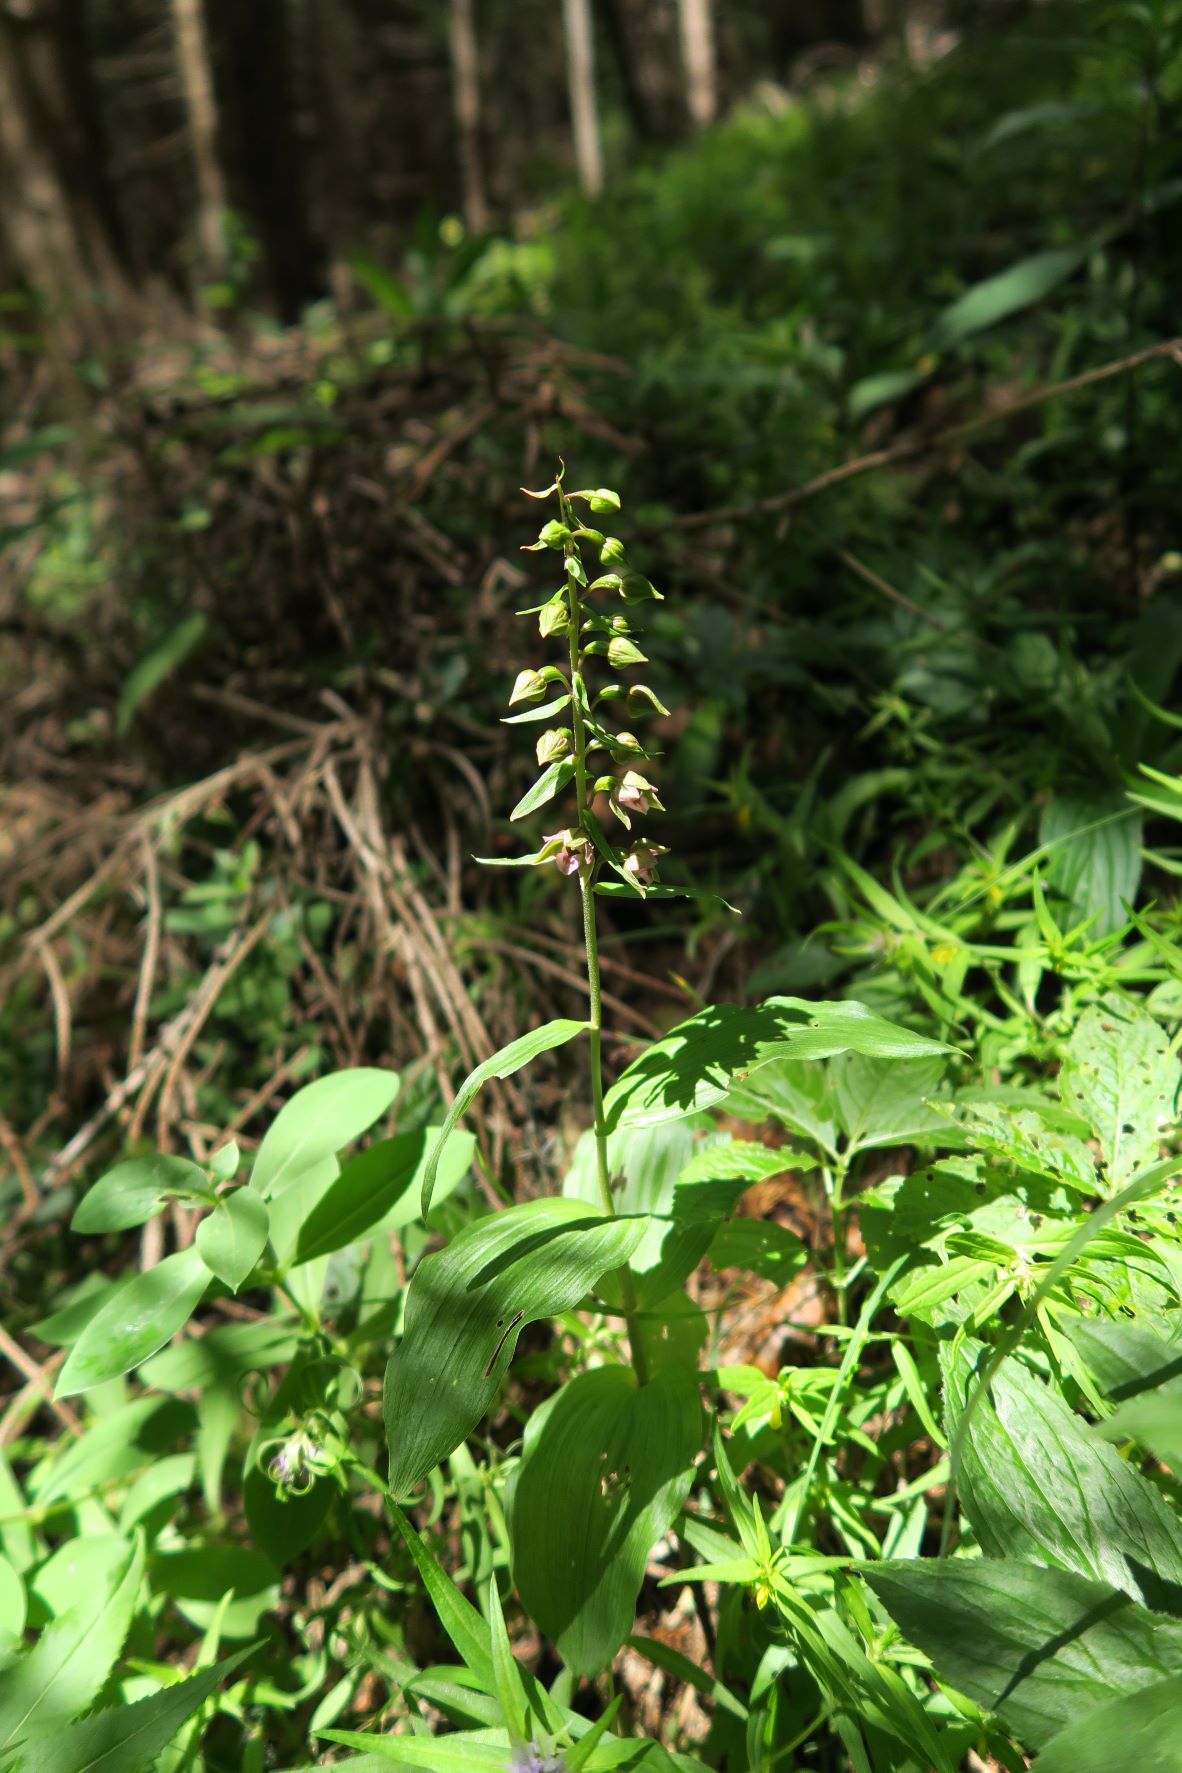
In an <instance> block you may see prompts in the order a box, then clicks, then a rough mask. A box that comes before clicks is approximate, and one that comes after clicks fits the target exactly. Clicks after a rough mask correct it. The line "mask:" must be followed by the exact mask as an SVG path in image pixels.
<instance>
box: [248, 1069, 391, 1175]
mask: <svg viewBox="0 0 1182 1773" xmlns="http://www.w3.org/2000/svg"><path fill="white" fill-rule="evenodd" d="M400 1082H401V1079H400V1078H399V1076H398V1073H397V1072H396V1071H379V1070H376V1069H374V1068H373V1067H371V1066H358V1067H357V1068H355V1069H353V1070H350V1071H334V1072H332V1073H331V1074H330V1075H329V1076H328V1077H318V1078H317V1079H316V1080H315V1082H313V1083H310V1084H305V1085H304V1087H303V1089H302V1090H297V1091H296V1093H295V1095H294V1096H293V1097H292V1098H291V1101H290V1102H287V1103H285V1104H284V1106H283V1107H282V1108H281V1109H280V1111H279V1113H278V1114H277V1115H276V1116H275V1119H274V1120H273V1121H272V1122H271V1125H270V1127H269V1128H268V1129H267V1135H266V1137H265V1138H264V1140H263V1142H262V1144H261V1145H260V1146H259V1149H258V1155H257V1156H256V1158H255V1160H254V1167H253V1169H252V1170H251V1173H250V1185H251V1187H252V1188H255V1189H257V1190H258V1192H259V1193H260V1194H261V1195H262V1196H263V1198H264V1200H266V1199H269V1198H270V1197H272V1196H273V1195H276V1194H279V1193H281V1192H282V1191H283V1190H285V1189H287V1188H289V1187H291V1185H292V1184H293V1183H294V1182H295V1181H296V1179H297V1177H299V1176H301V1175H302V1174H303V1173H304V1172H305V1171H306V1170H311V1169H315V1168H316V1167H317V1166H318V1165H319V1164H322V1163H324V1162H325V1161H326V1159H328V1158H330V1157H334V1156H335V1155H336V1153H337V1152H338V1151H340V1150H341V1149H342V1148H343V1147H344V1146H346V1145H350V1144H351V1143H352V1142H353V1140H354V1139H358V1138H360V1136H361V1134H362V1133H364V1132H367V1131H368V1130H369V1128H370V1127H372V1126H373V1124H374V1122H375V1121H376V1120H379V1119H380V1118H381V1116H382V1115H383V1114H385V1112H386V1110H387V1109H388V1108H389V1107H390V1105H391V1103H392V1102H393V1100H394V1098H395V1096H396V1095H397V1094H398V1086H399V1083H400Z"/></svg>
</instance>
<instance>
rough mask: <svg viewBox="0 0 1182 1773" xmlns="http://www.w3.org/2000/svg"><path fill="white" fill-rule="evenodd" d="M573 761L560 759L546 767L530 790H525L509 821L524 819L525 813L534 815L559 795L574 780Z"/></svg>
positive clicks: (566, 758) (564, 758)
mask: <svg viewBox="0 0 1182 1773" xmlns="http://www.w3.org/2000/svg"><path fill="white" fill-rule="evenodd" d="M574 774H575V766H574V760H573V759H572V758H569V757H560V758H559V759H558V761H557V762H556V763H550V764H547V765H546V768H545V769H544V770H543V771H542V773H541V775H540V776H539V777H538V779H537V781H536V782H535V783H534V785H533V787H532V788H527V789H526V791H525V793H524V794H523V795H522V797H521V799H520V800H519V801H518V802H517V805H516V806H515V807H514V808H513V811H512V812H511V813H510V814H509V817H510V818H511V819H524V818H525V816H526V814H527V813H534V812H536V811H537V809H538V808H539V807H540V806H545V804H546V802H547V801H548V800H553V799H554V796H555V795H556V794H561V792H562V790H563V789H564V788H565V787H566V785H567V783H568V782H572V781H573V780H574Z"/></svg>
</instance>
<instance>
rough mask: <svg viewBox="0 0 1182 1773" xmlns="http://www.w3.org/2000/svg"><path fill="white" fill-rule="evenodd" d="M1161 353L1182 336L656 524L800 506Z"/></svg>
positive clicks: (1179, 354)
mask: <svg viewBox="0 0 1182 1773" xmlns="http://www.w3.org/2000/svg"><path fill="white" fill-rule="evenodd" d="M1160 357H1171V358H1173V360H1174V362H1175V363H1177V364H1179V365H1182V338H1174V339H1162V340H1160V341H1159V342H1158V343H1157V344H1156V345H1148V346H1146V348H1145V350H1144V351H1136V352H1134V353H1133V355H1132V356H1131V357H1121V358H1118V359H1117V360H1116V361H1115V362H1112V363H1102V364H1100V365H1099V366H1098V368H1096V369H1087V370H1084V371H1083V373H1082V374H1081V375H1077V376H1069V377H1068V378H1067V380H1066V381H1063V382H1052V383H1051V384H1050V385H1049V386H1048V387H1045V388H1036V389H1035V390H1034V391H1033V393H1030V394H1023V395H1022V396H1021V398H1020V399H1018V400H1011V401H1009V402H1008V403H1007V404H1006V405H1005V406H999V407H997V408H996V409H995V410H994V411H992V412H983V413H978V414H977V416H976V418H973V419H966V420H965V421H964V422H963V423H962V424H959V425H951V426H949V428H948V429H947V430H946V431H938V432H937V433H936V435H935V436H934V437H922V436H911V437H904V438H902V439H900V441H899V442H898V443H892V444H890V445H889V446H888V447H887V448H886V449H876V450H871V452H870V454H869V455H864V456H855V457H854V458H853V459H852V460H851V461H848V462H841V463H839V464H838V466H837V467H836V468H827V469H826V470H825V472H824V474H818V475H817V477H816V479H815V480H807V481H806V482H805V484H804V485H803V486H793V487H789V488H788V490H787V491H786V492H779V493H772V494H770V495H769V496H768V497H767V498H764V499H754V500H752V501H751V503H750V504H746V505H717V506H715V508H714V509H713V510H712V511H692V512H689V513H688V514H687V515H686V516H684V517H674V518H671V519H670V521H669V522H668V523H667V524H661V525H654V526H652V527H654V528H661V529H704V528H706V527H707V526H708V525H711V524H716V523H738V522H740V521H742V520H743V519H745V518H748V517H767V516H770V515H773V514H774V513H776V512H781V511H791V510H792V508H793V507H794V506H796V505H802V504H804V503H805V501H806V500H808V499H812V498H816V496H817V494H818V493H823V492H828V491H829V489H830V487H833V486H840V485H841V484H842V483H843V482H844V481H846V480H853V479H854V478H855V477H856V476H858V475H860V474H869V473H871V472H872V471H873V470H874V469H875V468H888V467H890V466H892V465H893V464H894V463H895V462H905V461H909V460H911V459H913V458H914V457H917V456H927V455H937V454H939V452H940V451H942V450H946V449H951V448H953V447H954V446H955V445H956V444H958V443H961V442H963V441H964V439H965V438H966V437H973V436H975V435H976V433H977V432H978V431H984V430H987V429H988V427H989V426H990V425H1000V424H1003V423H1004V422H1005V420H1006V419H1012V418H1014V417H1015V416H1016V415H1017V414H1018V413H1023V412H1029V411H1030V410H1031V408H1032V407H1036V406H1043V405H1045V404H1046V402H1047V401H1048V400H1058V399H1061V398H1063V397H1064V396H1065V395H1068V394H1078V393H1079V392H1080V391H1081V390H1082V389H1084V388H1091V387H1094V386H1095V384H1096V383H1097V382H1106V381H1109V380H1110V379H1111V378H1112V377H1113V376H1120V375H1128V374H1129V373H1130V372H1131V371H1132V370H1135V369H1140V368H1141V366H1142V365H1143V364H1146V363H1153V362H1155V361H1156V360H1157V359H1158V358H1160Z"/></svg>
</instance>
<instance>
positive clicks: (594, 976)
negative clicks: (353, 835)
mask: <svg viewBox="0 0 1182 1773" xmlns="http://www.w3.org/2000/svg"><path fill="white" fill-rule="evenodd" d="M558 504H559V511H560V513H561V517H562V521H563V523H565V524H566V526H567V528H568V529H573V528H574V527H575V519H574V514H573V512H572V510H571V506H570V502H569V500H568V499H567V498H566V496H565V494H564V493H562V492H561V491H560V492H559V494H558ZM566 553H567V555H568V556H572V555H573V556H577V555H578V548H577V546H576V544H575V542H574V541H573V540H571V541H568V542H567V544H566ZM567 602H568V607H569V609H570V633H569V636H568V639H569V642H570V682H571V728H572V734H573V738H574V764H575V804H576V809H577V817H578V826H579V829H580V831H586V830H587V824H586V817H587V809H588V805H589V800H588V794H587V729H586V726H585V725H584V722H583V694H584V691H583V676H582V671H581V670H580V665H579V638H580V634H581V632H582V625H583V604H582V599H581V598H580V596H579V587H578V583H577V581H576V580H575V579H574V577H573V576H572V575H571V574H569V573H568V574H567ZM597 868H598V862H597V861H591V862H589V863H588V865H587V866H586V867H585V868H580V870H579V892H580V894H581V896H582V900H583V946H584V948H585V950H586V955H587V1003H588V1015H587V1028H588V1040H587V1052H588V1062H589V1065H590V1069H591V1116H592V1127H593V1129H594V1134H595V1173H596V1177H597V1180H598V1182H599V1199H600V1202H601V1204H602V1206H603V1210H604V1212H605V1213H606V1214H607V1215H608V1217H609V1218H612V1219H614V1218H615V1217H616V1203H615V1198H614V1196H613V1195H612V1183H611V1171H610V1169H609V1167H608V1161H607V1120H606V1117H605V1116H604V1112H603V992H602V988H601V986H600V981H599V930H598V926H597V924H596V919H595V875H596V871H597ZM617 1273H618V1275H619V1281H620V1297H621V1299H622V1301H623V1306H624V1322H625V1323H626V1324H627V1326H628V1347H629V1349H630V1350H631V1354H632V1370H633V1372H634V1373H635V1374H636V1382H637V1384H638V1385H645V1384H647V1383H648V1366H647V1363H646V1361H645V1358H644V1348H643V1345H642V1343H641V1340H640V1332H639V1328H638V1318H637V1303H636V1288H635V1286H634V1285H633V1281H632V1275H631V1273H630V1271H629V1270H628V1269H627V1268H621V1269H619V1270H617Z"/></svg>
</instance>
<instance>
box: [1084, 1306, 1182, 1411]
mask: <svg viewBox="0 0 1182 1773" xmlns="http://www.w3.org/2000/svg"><path fill="white" fill-rule="evenodd" d="M1065 1328H1066V1331H1067V1336H1068V1339H1069V1340H1070V1341H1071V1342H1072V1343H1073V1344H1074V1346H1075V1348H1076V1349H1077V1351H1078V1352H1079V1354H1080V1355H1082V1357H1083V1359H1084V1361H1085V1362H1086V1364H1087V1366H1088V1368H1089V1370H1090V1372H1091V1373H1092V1376H1093V1378H1094V1379H1095V1381H1096V1384H1097V1386H1098V1387H1099V1389H1100V1390H1101V1391H1102V1392H1104V1393H1105V1395H1106V1396H1108V1397H1111V1398H1112V1399H1113V1401H1114V1402H1121V1401H1123V1400H1124V1399H1126V1398H1133V1397H1136V1396H1137V1395H1138V1394H1139V1393H1141V1392H1143V1391H1152V1390H1154V1389H1156V1387H1157V1386H1159V1385H1161V1386H1164V1385H1167V1384H1169V1382H1170V1381H1171V1380H1173V1379H1179V1378H1182V1341H1169V1342H1168V1341H1166V1340H1165V1338H1164V1337H1162V1336H1159V1335H1157V1334H1155V1333H1154V1331H1152V1330H1148V1329H1146V1328H1145V1327H1144V1326H1143V1325H1142V1324H1139V1323H1136V1322H1134V1323H1129V1322H1128V1321H1127V1320H1126V1319H1123V1318H1116V1319H1113V1318H1090V1317H1083V1318H1078V1319H1076V1320H1075V1321H1074V1322H1070V1323H1068V1324H1067V1325H1065Z"/></svg>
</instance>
